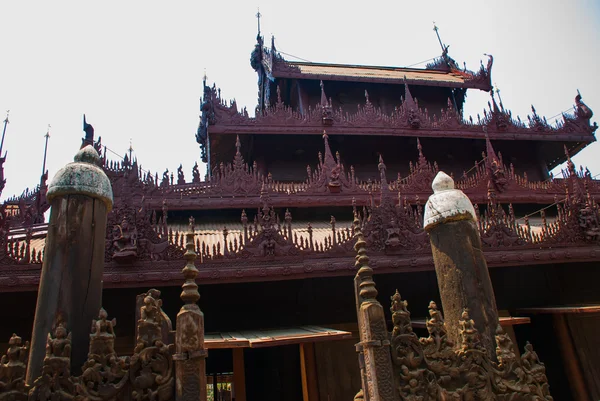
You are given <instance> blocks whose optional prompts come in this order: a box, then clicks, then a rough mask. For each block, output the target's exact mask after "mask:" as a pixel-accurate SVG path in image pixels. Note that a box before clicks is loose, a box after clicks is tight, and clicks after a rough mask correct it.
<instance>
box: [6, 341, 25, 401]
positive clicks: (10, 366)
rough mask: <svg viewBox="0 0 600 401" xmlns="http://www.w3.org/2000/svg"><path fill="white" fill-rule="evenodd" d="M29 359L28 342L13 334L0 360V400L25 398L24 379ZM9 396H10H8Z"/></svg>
mask: <svg viewBox="0 0 600 401" xmlns="http://www.w3.org/2000/svg"><path fill="white" fill-rule="evenodd" d="M28 357H29V341H27V342H25V344H23V340H22V338H21V337H19V336H18V335H16V334H13V335H12V336H11V337H10V340H9V341H8V350H6V355H2V359H0V399H5V397H7V398H6V399H11V397H14V399H15V400H18V399H23V398H25V392H24V379H25V372H26V371H27V358H28ZM9 394H11V395H9Z"/></svg>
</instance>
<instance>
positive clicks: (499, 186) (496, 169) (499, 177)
mask: <svg viewBox="0 0 600 401" xmlns="http://www.w3.org/2000/svg"><path fill="white" fill-rule="evenodd" d="M490 172H491V176H492V177H491V178H492V182H493V184H494V187H495V188H496V190H497V191H498V192H504V189H505V188H506V185H507V184H508V180H507V179H506V174H505V173H504V168H502V166H501V165H500V163H498V161H497V160H492V163H491V165H490Z"/></svg>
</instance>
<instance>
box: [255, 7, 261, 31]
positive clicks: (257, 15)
mask: <svg viewBox="0 0 600 401" xmlns="http://www.w3.org/2000/svg"><path fill="white" fill-rule="evenodd" d="M256 10H257V13H256V19H257V21H258V35H257V37H258V36H260V17H262V14H261V13H260V8H257V9H256Z"/></svg>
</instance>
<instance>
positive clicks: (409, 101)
mask: <svg viewBox="0 0 600 401" xmlns="http://www.w3.org/2000/svg"><path fill="white" fill-rule="evenodd" d="M404 104H405V106H406V107H407V108H408V109H409V110H410V109H416V108H417V104H416V103H415V99H413V97H412V95H411V93H410V89H409V88H408V83H407V82H406V75H405V76H404Z"/></svg>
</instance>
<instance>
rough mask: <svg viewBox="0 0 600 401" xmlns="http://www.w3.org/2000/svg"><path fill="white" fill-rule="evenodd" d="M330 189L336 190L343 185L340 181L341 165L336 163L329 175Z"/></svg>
mask: <svg viewBox="0 0 600 401" xmlns="http://www.w3.org/2000/svg"><path fill="white" fill-rule="evenodd" d="M328 185H329V189H330V190H332V191H335V190H337V189H339V187H340V186H341V185H342V184H341V182H340V166H338V165H335V166H334V167H332V168H331V171H330V172H329V177H328Z"/></svg>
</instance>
